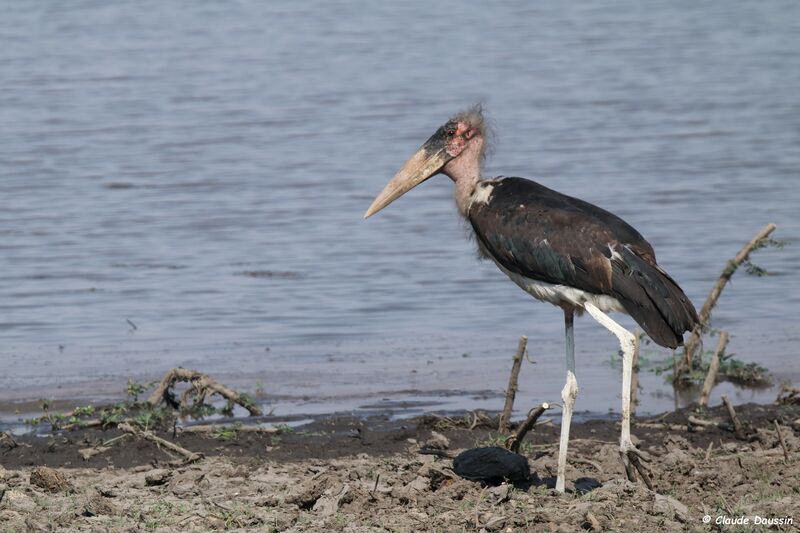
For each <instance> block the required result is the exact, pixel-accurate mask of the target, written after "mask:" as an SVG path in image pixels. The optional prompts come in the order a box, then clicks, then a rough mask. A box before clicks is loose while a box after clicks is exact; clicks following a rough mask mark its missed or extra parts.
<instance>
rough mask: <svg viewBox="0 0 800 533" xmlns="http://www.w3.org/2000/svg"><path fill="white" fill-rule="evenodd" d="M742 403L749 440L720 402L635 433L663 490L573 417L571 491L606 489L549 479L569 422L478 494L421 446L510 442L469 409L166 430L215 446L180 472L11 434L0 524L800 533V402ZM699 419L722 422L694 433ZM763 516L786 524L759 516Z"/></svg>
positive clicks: (615, 434) (136, 458) (136, 446)
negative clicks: (42, 471) (625, 465)
mask: <svg viewBox="0 0 800 533" xmlns="http://www.w3.org/2000/svg"><path fill="white" fill-rule="evenodd" d="M736 409H737V413H738V416H739V417H740V419H741V421H742V423H743V425H744V427H745V435H744V436H743V437H742V438H737V437H736V435H735V434H734V433H733V432H732V431H731V428H730V427H729V425H728V418H727V413H726V411H725V410H724V408H723V407H722V406H719V407H715V408H712V409H710V410H709V411H707V412H702V413H700V412H697V411H694V410H689V409H683V410H680V411H675V412H672V413H667V414H664V415H661V416H658V417H648V418H638V419H637V420H636V424H635V425H634V427H633V434H634V436H635V437H636V438H637V439H638V442H639V447H640V448H641V449H643V450H645V451H647V452H649V453H650V454H651V455H652V461H651V463H650V466H651V469H652V472H653V477H654V481H655V490H654V491H650V490H648V489H647V488H646V487H645V486H644V485H643V484H642V483H641V482H640V483H637V484H631V483H630V482H628V481H626V480H625V478H624V473H623V469H622V465H621V463H620V462H619V459H618V456H617V448H616V446H617V442H618V438H619V425H618V422H617V421H616V420H589V421H585V422H582V423H577V424H575V425H574V428H573V430H572V435H571V436H572V438H571V443H570V456H569V462H568V463H569V464H568V469H567V487H568V489H569V488H571V487H572V486H573V484H574V483H575V481H576V480H577V479H578V478H581V477H589V478H592V479H595V480H597V481H598V482H600V483H601V484H602V486H601V487H600V488H598V489H595V490H592V491H591V492H588V493H586V494H583V495H579V494H574V493H568V494H566V495H558V494H556V493H555V492H554V491H552V490H551V489H549V488H548V487H547V484H546V483H545V480H546V478H548V477H550V476H553V475H554V474H555V452H556V448H557V441H558V431H559V428H558V425H557V424H555V423H553V422H552V421H551V420H543V421H541V422H540V423H539V424H538V425H537V426H536V427H535V428H534V431H533V432H531V433H530V434H529V435H528V437H527V438H526V440H525V442H524V443H523V446H522V449H521V453H523V455H525V456H526V457H527V458H528V460H529V463H530V466H531V471H532V472H533V473H534V475H535V477H536V480H537V483H535V484H532V486H531V487H529V488H527V490H520V489H517V488H514V487H512V486H510V485H500V486H499V487H482V486H481V485H480V484H478V483H475V482H472V481H467V480H464V479H461V478H459V477H458V476H457V475H455V474H454V473H453V472H452V470H451V466H452V461H451V460H450V459H449V458H447V457H437V456H433V455H427V454H421V453H419V452H420V448H421V447H424V446H426V445H433V446H436V447H438V448H440V449H441V450H442V452H443V453H444V454H449V455H450V456H451V457H452V456H453V455H455V454H456V453H458V452H459V451H461V450H463V449H467V448H472V447H477V446H489V445H496V444H498V443H500V442H502V439H501V437H502V436H501V435H499V434H498V433H497V432H496V431H495V429H494V427H492V426H491V425H489V424H488V423H487V422H486V420H487V419H484V418H482V417H476V416H475V415H474V414H471V413H465V414H464V415H463V416H450V417H443V416H438V415H427V416H422V417H417V418H413V419H406V420H393V419H391V418H390V417H388V416H375V417H369V418H353V417H329V418H323V419H320V420H317V421H314V422H312V423H310V424H307V425H303V426H300V427H297V428H289V427H288V426H281V427H280V429H279V430H278V431H277V432H273V433H256V432H248V431H239V432H233V433H230V432H229V433H224V432H215V433H201V434H197V433H191V434H190V433H180V431H179V430H178V431H176V432H175V434H174V435H173V433H172V432H170V431H166V432H159V433H158V435H159V436H160V437H162V438H164V439H167V440H169V441H171V442H175V443H177V444H179V445H181V446H183V447H185V448H187V449H189V450H192V451H194V452H198V453H201V454H203V455H204V458H203V459H201V460H200V461H198V462H195V463H193V464H182V465H180V464H178V463H176V461H175V459H176V458H175V457H174V456H172V455H170V454H169V453H168V452H165V451H164V450H163V449H160V448H158V447H156V446H155V445H154V444H152V443H150V442H146V441H140V440H135V439H130V440H127V441H125V442H123V443H120V444H116V445H113V446H110V447H109V449H108V450H106V451H104V452H102V453H97V454H95V455H93V456H91V457H89V458H87V459H84V458H82V456H81V450H86V449H91V448H92V447H95V446H97V445H98V444H99V443H102V442H104V441H108V440H109V439H112V438H115V437H117V436H119V435H120V432H119V431H118V430H116V429H113V430H94V429H84V430H77V431H60V432H57V433H55V434H53V435H50V436H48V437H42V436H34V435H27V436H22V437H15V442H16V446H14V445H12V444H9V443H7V442H6V443H3V444H0V464H2V468H1V469H0V493H3V498H2V500H0V522H2V523H3V527H4V528H5V530H9V531H32V530H52V529H56V530H58V529H62V530H91V529H93V528H109V529H112V530H116V531H139V530H161V531H186V530H196V531H205V530H222V529H240V530H263V531H461V530H464V531H480V530H486V531H532V530H536V531H540V530H541V531H576V530H579V529H581V528H584V529H592V528H600V529H601V530H611V531H615V530H631V528H634V529H637V530H642V529H643V528H644V529H650V530H655V529H654V528H657V529H659V530H666V531H684V530H689V531H722V530H732V529H728V528H729V526H726V525H724V524H723V525H717V524H714V523H711V524H708V525H706V524H704V523H703V517H704V516H710V517H712V522H713V521H715V520H717V517H721V518H720V520H722V521H724V520H726V519H727V518H726V517H732V519H735V518H736V517H740V516H745V517H749V520H750V522H749V529H748V528H745V529H741V530H742V531H753V530H755V531H759V530H781V531H792V530H796V529H794V528H796V527H797V526H796V523H797V521H798V520H800V516H794V515H793V513H797V510H798V509H800V461H798V459H800V406H796V405H786V406H778V405H757V404H745V405H740V406H737V407H736ZM698 414H700V415H702V416H703V417H704V419H706V420H711V421H716V422H719V425H715V426H708V427H705V428H702V429H698V430H697V431H688V430H687V429H686V428H687V427H688V425H689V423H688V418H689V417H690V416H697V415H698ZM775 421H778V423H779V424H780V427H781V434H782V436H783V437H784V442H785V444H786V447H787V453H788V460H787V459H786V457H784V452H783V449H782V447H781V445H780V442H779V439H778V436H777V432H776V431H775ZM472 426H474V427H472ZM42 466H46V467H50V468H53V469H54V471H55V472H57V473H59V475H62V476H63V478H64V484H63V486H60V487H56V488H53V487H48V486H47V484H46V483H44V484H43V482H42V481H41V479H40V476H39V471H38V470H37V469H38V468H40V467H42ZM755 517H758V519H759V520H761V519H767V518H771V519H774V520H779V519H780V520H782V521H783V522H784V523H780V524H774V523H773V524H771V525H770V524H754V522H753V520H756V518H755ZM787 517H788V518H789V519H791V520H792V521H793V523H792V524H787V523H785V521H786V519H787ZM774 520H773V521H774ZM740 526H741V524H740ZM730 527H734V526H730ZM736 527H739V526H736ZM742 527H744V526H742ZM769 528H771V529H769Z"/></svg>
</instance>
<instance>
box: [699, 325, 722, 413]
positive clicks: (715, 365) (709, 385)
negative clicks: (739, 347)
mask: <svg viewBox="0 0 800 533" xmlns="http://www.w3.org/2000/svg"><path fill="white" fill-rule="evenodd" d="M727 345H728V332H727V331H721V332H720V334H719V341H717V349H716V350H714V355H713V356H712V357H711V364H709V365H708V374H706V380H705V381H704V382H703V392H702V393H701V394H700V405H703V406H706V405H708V397H709V395H710V394H711V389H713V388H714V384H715V383H716V382H717V372H718V371H719V362H720V359H721V358H722V352H724V351H725V347H726V346H727Z"/></svg>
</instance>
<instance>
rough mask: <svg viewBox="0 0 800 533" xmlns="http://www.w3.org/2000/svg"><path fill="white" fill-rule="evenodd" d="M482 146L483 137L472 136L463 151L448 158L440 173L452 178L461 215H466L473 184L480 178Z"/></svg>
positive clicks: (473, 187) (473, 189)
mask: <svg viewBox="0 0 800 533" xmlns="http://www.w3.org/2000/svg"><path fill="white" fill-rule="evenodd" d="M482 147H483V137H480V136H478V137H475V138H473V139H472V140H471V141H470V143H469V144H468V145H467V146H466V147H465V148H464V151H463V152H461V154H460V155H459V156H458V157H456V158H455V159H452V160H450V162H448V163H447V164H446V165H445V166H444V168H443V169H442V173H444V174H446V175H447V176H448V177H449V178H450V179H451V180H453V183H454V184H455V186H456V190H455V197H456V205H457V206H458V211H459V212H460V213H461V215H462V216H467V210H468V209H469V204H470V199H471V198H472V193H473V192H474V191H475V185H477V183H478V182H479V181H480V179H481V149H482Z"/></svg>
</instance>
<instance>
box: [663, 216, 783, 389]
mask: <svg viewBox="0 0 800 533" xmlns="http://www.w3.org/2000/svg"><path fill="white" fill-rule="evenodd" d="M776 228H777V226H776V225H775V224H772V223H770V224H767V225H766V226H765V227H764V228H763V229H762V230H761V231H759V232H758V233H757V234H756V236H755V237H753V238H752V239H751V240H750V242H748V243H747V244H746V245H745V246H744V248H742V249H741V250H739V253H738V254H736V257H734V258H733V259H731V260H729V261H728V262H727V264H726V265H725V268H724V269H723V271H722V273H721V274H720V275H719V279H717V282H716V283H715V284H714V286H713V287H712V288H711V292H710V293H709V294H708V298H707V299H706V301H705V303H704V304H703V307H702V308H701V309H700V313H699V317H700V320H699V322H698V323H697V325H696V326H695V327H694V329H693V330H692V333H691V335H689V340H688V341H687V342H686V345H685V347H684V350H683V357H681V362H680V364H679V365H678V370H677V373H676V374H675V377H677V376H678V375H680V374H682V373H683V372H684V371H685V370H686V369H687V368H691V364H692V357H693V356H694V352H695V350H696V349H697V346H698V344H699V343H700V336H701V335H702V333H703V331H705V330H706V329H707V328H708V322H709V320H710V318H711V310H712V309H713V308H714V306H715V305H716V304H717V300H719V297H720V295H721V294H722V289H724V288H725V285H727V284H728V281H730V279H731V277H732V276H733V273H734V272H736V269H738V268H739V266H740V265H741V264H742V263H743V262H744V261H746V260H747V258H748V256H749V255H750V252H752V251H753V248H755V247H756V246H758V245H759V243H761V241H763V240H764V239H766V238H767V237H769V236H770V234H771V233H772V232H773V231H775V229H776Z"/></svg>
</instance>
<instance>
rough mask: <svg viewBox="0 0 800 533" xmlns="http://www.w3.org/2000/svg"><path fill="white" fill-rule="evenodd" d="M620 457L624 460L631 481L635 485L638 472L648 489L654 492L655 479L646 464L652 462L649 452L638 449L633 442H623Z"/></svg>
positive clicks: (626, 472)
mask: <svg viewBox="0 0 800 533" xmlns="http://www.w3.org/2000/svg"><path fill="white" fill-rule="evenodd" d="M619 457H620V459H622V464H623V466H624V467H625V474H626V475H627V476H628V480H629V481H632V482H634V483H635V482H636V472H639V475H640V476H642V480H644V484H645V485H647V488H648V489H650V490H653V477H652V475H651V474H650V469H649V468H648V467H647V466H646V465H645V463H646V462H649V461H650V455H649V454H648V453H647V452H643V451H642V450H640V449H638V448H637V447H636V446H634V445H633V443H632V442H623V443H622V444H620V446H619Z"/></svg>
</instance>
